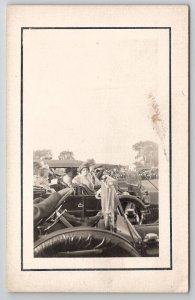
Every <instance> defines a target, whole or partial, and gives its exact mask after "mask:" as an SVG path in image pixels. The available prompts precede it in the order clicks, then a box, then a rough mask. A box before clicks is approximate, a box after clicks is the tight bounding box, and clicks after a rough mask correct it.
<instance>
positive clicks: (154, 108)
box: [148, 93, 168, 159]
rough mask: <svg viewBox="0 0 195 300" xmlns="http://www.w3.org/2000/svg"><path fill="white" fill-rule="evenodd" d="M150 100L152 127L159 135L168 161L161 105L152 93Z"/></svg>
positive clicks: (149, 95)
mask: <svg viewBox="0 0 195 300" xmlns="http://www.w3.org/2000/svg"><path fill="white" fill-rule="evenodd" d="M148 100H149V108H150V112H151V115H150V119H151V121H152V127H153V129H154V130H155V131H156V133H157V135H158V136H159V138H160V141H161V145H162V147H163V152H164V155H165V157H166V159H168V158H167V151H166V148H165V135H166V128H165V125H164V121H163V119H162V118H161V114H160V108H159V105H158V103H157V101H156V98H155V96H154V95H153V94H152V93H149V94H148Z"/></svg>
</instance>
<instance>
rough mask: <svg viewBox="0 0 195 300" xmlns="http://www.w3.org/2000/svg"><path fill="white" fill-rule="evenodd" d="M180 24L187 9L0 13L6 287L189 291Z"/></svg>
mask: <svg viewBox="0 0 195 300" xmlns="http://www.w3.org/2000/svg"><path fill="white" fill-rule="evenodd" d="M167 13H168V15H167ZM158 15H159V18H157V16H158ZM187 20H188V9H187V7H185V6H178V7H175V6H164V7H162V6H152V7H148V6H140V7H137V6H131V5H129V6H94V7H93V6H39V7H38V6H28V7H27V6H10V7H9V9H8V18H7V24H8V29H7V36H8V40H7V45H8V48H7V53H8V60H7V68H8V75H7V76H8V87H7V91H8V96H7V97H8V101H7V111H8V152H7V157H8V173H9V174H10V177H11V178H15V182H14V183H12V184H11V186H10V188H9V190H8V206H7V219H8V220H11V221H10V222H9V223H8V226H7V234H8V236H10V235H11V236H12V239H11V240H9V243H8V257H9V263H8V274H9V275H8V276H9V282H10V283H9V286H10V289H11V290H14V291H18V290H19V291H46V292H47V291H54V292H56V291H57V292H63V291H71V292H72V291H76V292H78V291H80V292H89V291H93V292H126V291H128V292H144V291H146V292H149V291H152V292H157V291H159V292H161V291H162V292H165V291H170V292H172V291H185V290H186V289H187V284H188V276H187V269H188V265H187V260H188V252H187V241H188V225H187V224H188V218H187V215H188V198H187V180H188V179H187V178H188V177H187V172H188V168H187V149H188V146H187V139H188V138H187V127H186V126H187V120H188V115H187V107H188V103H187V99H188V89H187V88H188V78H187V74H188V73H187V70H188V68H187V58H188V54H187V53H188V52H187V49H188V47H187V33H188V30H187ZM181 57H183V59H181ZM13 145H15V146H14V148H13ZM13 149H14V151H13ZM181 170H182V171H181ZM181 183H182V184H181ZM181 211H182V214H181ZM13 213H14V215H15V218H14V219H13V218H12V215H13ZM181 244H182V245H183V248H181V247H180V246H181ZM13 249H15V253H16V255H15V254H14V255H13ZM181 257H182V261H181ZM180 262H181V264H180ZM181 268H182V272H179V271H178V270H180V269H181ZM15 274H18V277H17V276H15ZM54 274H55V278H58V281H57V282H56V280H53V279H52V278H53V277H52V276H54ZM120 274H121V275H120ZM20 276H21V277H20ZM21 278H23V279H24V282H26V283H27V285H21V284H20V283H19V282H18V281H19V280H21ZM30 278H31V280H30ZM134 278H136V285H134V284H133V282H134ZM32 279H33V282H36V287H34V286H33V283H32ZM81 279H82V282H83V283H82V284H81V285H78V281H80V280H81ZM143 280H146V281H147V284H146V285H145V286H144V287H143V284H142V282H143ZM174 280H176V283H175V284H172V282H173V281H174ZM48 281H49V282H50V283H51V284H50V285H49V286H48ZM128 282H131V284H127V283H128ZM160 283H162V284H160ZM177 283H180V285H177Z"/></svg>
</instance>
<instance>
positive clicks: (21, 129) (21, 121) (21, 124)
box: [20, 28, 23, 270]
mask: <svg viewBox="0 0 195 300" xmlns="http://www.w3.org/2000/svg"><path fill="white" fill-rule="evenodd" d="M20 93H21V115H20V138H21V270H23V29H22V28H21V90H20Z"/></svg>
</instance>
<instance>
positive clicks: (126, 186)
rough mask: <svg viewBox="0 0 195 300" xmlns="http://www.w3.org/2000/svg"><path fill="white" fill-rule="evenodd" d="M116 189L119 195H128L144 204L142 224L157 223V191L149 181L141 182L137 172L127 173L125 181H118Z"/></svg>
mask: <svg viewBox="0 0 195 300" xmlns="http://www.w3.org/2000/svg"><path fill="white" fill-rule="evenodd" d="M118 188H119V191H120V192H121V193H125V192H126V193H129V194H130V195H131V196H135V197H137V198H138V199H140V200H141V201H142V202H143V203H144V204H145V206H146V207H147V209H146V211H145V214H144V217H143V220H142V223H145V224H149V223H154V222H157V221H158V217H159V212H158V210H159V206H158V189H157V187H156V186H155V185H154V184H153V183H152V182H151V181H148V180H146V181H141V177H140V176H139V174H138V173H137V172H135V171H129V172H128V173H127V174H126V180H125V181H124V180H123V181H118ZM127 204H128V203H127ZM124 206H125V205H124ZM124 209H125V207H124Z"/></svg>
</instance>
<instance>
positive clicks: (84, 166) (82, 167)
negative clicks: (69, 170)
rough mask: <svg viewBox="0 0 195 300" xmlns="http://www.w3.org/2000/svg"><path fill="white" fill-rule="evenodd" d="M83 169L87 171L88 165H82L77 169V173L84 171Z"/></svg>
mask: <svg viewBox="0 0 195 300" xmlns="http://www.w3.org/2000/svg"><path fill="white" fill-rule="evenodd" d="M84 168H87V169H88V170H89V164H86V163H83V164H81V165H80V166H79V168H78V172H79V173H81V171H82V170H83V169H84Z"/></svg>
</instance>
